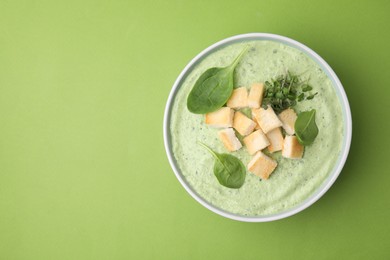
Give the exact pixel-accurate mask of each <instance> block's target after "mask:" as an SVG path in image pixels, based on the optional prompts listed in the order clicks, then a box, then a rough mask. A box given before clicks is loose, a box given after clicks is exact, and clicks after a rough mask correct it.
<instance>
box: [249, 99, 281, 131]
mask: <svg viewBox="0 0 390 260" xmlns="http://www.w3.org/2000/svg"><path fill="white" fill-rule="evenodd" d="M253 113H254V115H255V117H256V120H257V122H258V123H259V125H260V127H261V129H262V130H263V132H264V133H266V134H267V133H268V132H270V131H272V130H274V129H275V128H277V127H279V126H282V122H281V121H280V120H279V118H278V116H277V115H276V114H275V112H274V110H273V109H272V107H271V106H268V108H267V109H264V108H262V107H261V108H259V109H255V110H254V111H253Z"/></svg>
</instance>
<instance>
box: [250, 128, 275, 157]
mask: <svg viewBox="0 0 390 260" xmlns="http://www.w3.org/2000/svg"><path fill="white" fill-rule="evenodd" d="M243 141H244V144H245V146H246V148H247V149H248V152H249V154H254V153H255V152H257V151H260V150H262V149H264V148H266V147H267V146H268V145H270V143H269V141H268V139H267V137H266V136H265V134H264V133H263V131H261V130H260V129H259V130H257V131H255V132H253V133H251V134H250V135H248V136H247V137H245V138H244V139H243Z"/></svg>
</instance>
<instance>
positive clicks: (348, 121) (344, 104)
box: [163, 32, 352, 222]
mask: <svg viewBox="0 0 390 260" xmlns="http://www.w3.org/2000/svg"><path fill="white" fill-rule="evenodd" d="M244 40H245V41H250V40H271V41H277V42H280V43H283V44H286V45H289V46H291V47H293V48H296V49H299V50H301V51H302V52H304V53H305V54H306V55H308V56H309V57H310V58H311V59H313V60H314V61H315V62H316V63H317V64H318V65H319V66H320V67H321V68H322V69H323V71H324V72H325V73H326V74H327V75H328V77H329V78H330V80H331V81H332V83H333V84H332V85H333V87H334V88H335V90H336V94H337V95H338V97H339V99H340V104H341V108H342V112H343V119H344V123H345V124H344V125H345V126H344V140H343V146H342V150H341V152H340V155H339V158H338V161H337V163H336V165H335V167H334V168H333V170H332V173H331V174H329V176H328V177H327V179H325V180H324V181H323V183H322V185H321V186H320V187H318V188H317V189H316V191H314V192H313V194H312V195H310V196H309V198H307V199H306V200H304V201H302V202H301V203H300V204H298V205H297V206H295V207H293V208H290V209H287V210H286V211H283V212H280V213H275V214H272V215H264V216H243V215H239V214H235V213H231V212H228V211H225V210H223V209H220V208H218V207H216V206H214V205H212V204H210V203H209V202H207V201H206V200H204V199H203V198H202V197H201V196H200V195H198V194H197V193H196V192H195V191H194V190H193V189H192V188H191V187H190V185H189V184H188V183H187V182H186V180H185V177H184V176H183V175H182V174H181V173H180V169H179V167H178V166H177V165H176V162H175V158H174V156H173V152H172V147H171V145H170V143H171V136H170V116H171V108H172V105H173V102H174V97H175V95H176V93H177V91H178V90H179V88H180V83H181V81H182V80H183V79H184V78H185V77H186V76H187V74H188V73H189V71H190V69H191V68H192V67H193V66H195V65H196V63H197V62H199V61H200V60H202V58H203V57H205V56H207V55H208V54H209V53H211V52H213V51H214V50H216V49H218V48H221V47H223V46H225V45H229V44H232V43H234V42H241V41H244ZM163 139H164V146H165V151H166V154H167V157H168V161H169V164H170V165H171V168H172V170H173V172H174V173H175V176H176V178H177V179H178V180H179V182H180V183H181V185H182V186H183V187H184V188H185V190H186V191H187V192H188V193H189V194H190V195H191V197H193V198H194V199H195V200H196V201H198V202H199V203H200V204H201V205H203V206H204V207H206V208H207V209H209V210H211V211H212V212H214V213H216V214H218V215H221V216H223V217H226V218H229V219H233V220H237V221H242V222H268V221H274V220H279V219H283V218H287V217H289V216H292V215H295V214H297V213H299V212H301V211H303V210H304V209H306V208H308V207H309V206H311V205H312V204H314V203H315V202H316V201H317V200H319V199H320V198H321V197H322V196H323V195H324V194H325V193H326V192H327V191H328V190H329V189H330V187H331V186H332V185H333V183H334V182H335V181H336V179H337V177H338V176H339V175H340V172H341V170H342V169H343V167H344V165H345V162H346V160H347V157H348V153H349V150H350V146H351V140H352V116H351V109H350V106H349V102H348V98H347V95H346V93H345V90H344V88H343V86H342V84H341V82H340V80H339V78H338V77H337V75H336V73H335V72H334V71H333V69H332V68H331V67H330V66H329V64H328V63H327V62H326V61H325V60H324V59H322V58H321V57H320V56H319V55H318V54H317V53H316V52H314V51H313V50H312V49H310V48H309V47H307V46H306V45H304V44H302V43H300V42H298V41H296V40H293V39H291V38H288V37H286V36H281V35H278V34H272V33H257V32H256V33H246V34H239V35H235V36H231V37H228V38H225V39H223V40H221V41H218V42H216V43H214V44H212V45H210V46H209V47H207V48H206V49H204V50H203V51H201V52H200V53H199V54H198V55H196V56H195V57H194V58H193V59H192V60H191V61H190V62H189V63H188V64H187V65H186V66H185V67H184V69H183V70H182V71H181V73H180V74H179V76H178V77H177V79H176V80H175V82H174V84H173V86H172V89H171V91H170V93H169V96H168V100H167V103H166V106H165V111H164V119H163Z"/></svg>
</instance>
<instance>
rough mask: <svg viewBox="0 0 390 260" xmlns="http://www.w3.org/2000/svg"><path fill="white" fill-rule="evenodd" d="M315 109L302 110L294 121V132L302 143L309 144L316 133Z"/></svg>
mask: <svg viewBox="0 0 390 260" xmlns="http://www.w3.org/2000/svg"><path fill="white" fill-rule="evenodd" d="M315 117H316V110H315V109H313V110H310V111H305V112H302V113H300V114H299V115H298V118H297V120H296V121H295V125H294V128H295V134H296V136H297V138H298V141H299V142H300V143H301V144H302V145H305V146H307V145H310V144H312V143H313V142H314V139H316V137H317V135H318V127H317V124H316V118H315Z"/></svg>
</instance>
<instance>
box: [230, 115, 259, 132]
mask: <svg viewBox="0 0 390 260" xmlns="http://www.w3.org/2000/svg"><path fill="white" fill-rule="evenodd" d="M255 126H256V123H255V122H254V121H252V120H251V119H249V118H248V117H246V116H245V115H244V114H243V113H241V112H236V113H234V118H233V127H234V129H236V130H237V132H239V133H240V135H242V136H246V135H249V134H250V133H252V132H253V129H254V128H255Z"/></svg>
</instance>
